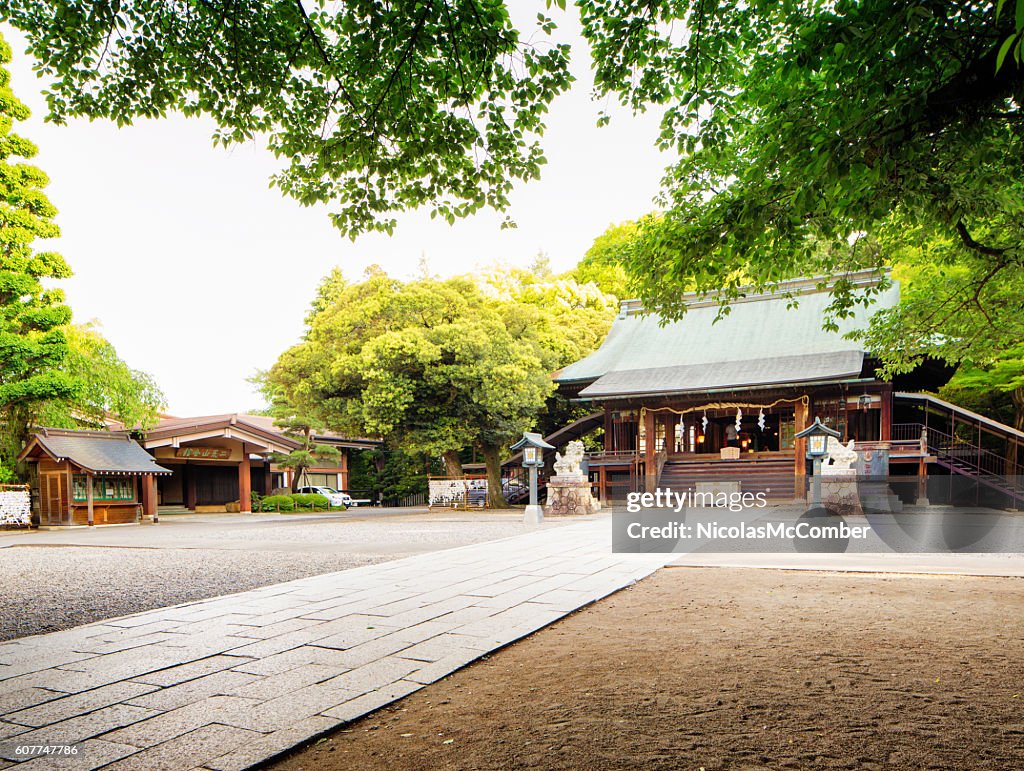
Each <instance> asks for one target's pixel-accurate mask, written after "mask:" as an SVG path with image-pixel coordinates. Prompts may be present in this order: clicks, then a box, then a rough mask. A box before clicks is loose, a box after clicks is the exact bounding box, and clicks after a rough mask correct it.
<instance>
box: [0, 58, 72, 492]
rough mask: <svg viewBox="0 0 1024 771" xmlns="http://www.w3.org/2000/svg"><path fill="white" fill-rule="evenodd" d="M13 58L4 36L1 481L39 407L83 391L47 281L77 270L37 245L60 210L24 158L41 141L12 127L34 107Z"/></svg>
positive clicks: (66, 312) (66, 317)
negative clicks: (69, 367) (25, 100)
mask: <svg viewBox="0 0 1024 771" xmlns="http://www.w3.org/2000/svg"><path fill="white" fill-rule="evenodd" d="M10 60H11V49H10V47H9V46H8V45H7V42H6V41H5V40H3V38H0V481H3V480H5V479H8V478H11V477H12V476H13V475H14V473H15V472H14V458H15V456H16V455H17V453H18V451H19V450H20V449H21V445H22V444H23V442H24V440H25V438H26V436H27V435H28V431H29V427H30V426H31V425H32V424H33V423H34V422H35V421H36V417H37V414H38V412H39V410H40V409H41V408H42V407H43V406H44V405H46V404H48V403H52V402H54V401H66V400H70V399H73V398H75V397H76V396H77V395H78V394H79V390H80V389H79V384H78V383H77V381H76V380H75V378H74V377H72V375H71V374H70V373H68V372H67V371H66V364H67V360H68V341H67V336H66V334H65V329H64V328H65V326H66V325H67V324H68V322H69V321H70V320H71V309H70V308H68V306H67V305H65V304H64V295H63V292H62V291H61V290H59V289H54V288H47V287H46V286H44V281H45V280H47V279H61V278H67V277H68V276H70V275H71V271H70V269H69V268H68V266H67V263H65V262H64V259H63V258H62V257H61V256H60V255H58V254H55V253H54V252H49V251H36V250H35V248H34V247H35V242H36V240H37V239H44V240H45V239H51V238H56V237H57V236H58V235H60V231H59V229H58V228H57V225H56V224H54V222H53V218H54V216H55V215H56V213H57V210H56V209H55V208H54V207H53V205H52V204H51V203H50V202H49V200H47V198H46V195H45V194H44V193H43V188H45V187H46V185H47V183H48V182H49V180H48V179H47V177H46V175H45V174H44V173H43V172H42V171H40V170H39V169H38V168H36V167H35V166H31V165H29V164H27V163H24V162H23V161H24V160H27V159H30V158H32V157H33V156H34V155H35V154H36V152H37V149H36V146H35V145H34V144H32V143H31V142H30V141H28V140H27V139H25V138H24V137H21V136H18V135H17V134H15V133H13V132H12V127H13V125H14V123H15V122H16V121H19V120H25V119H26V118H27V117H28V115H29V111H28V108H27V107H26V106H25V105H24V104H22V103H21V102H20V101H19V100H18V99H17V97H16V96H15V95H14V92H13V91H11V87H10V74H9V73H8V71H7V69H6V68H5V67H4V66H3V65H5V64H7V63H8V62H10ZM19 159H21V160H19Z"/></svg>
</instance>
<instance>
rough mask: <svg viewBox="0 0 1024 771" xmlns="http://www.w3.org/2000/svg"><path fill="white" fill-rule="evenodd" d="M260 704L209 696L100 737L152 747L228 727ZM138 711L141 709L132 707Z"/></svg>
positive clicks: (249, 700) (234, 698)
mask: <svg viewBox="0 0 1024 771" xmlns="http://www.w3.org/2000/svg"><path fill="white" fill-rule="evenodd" d="M259 703H260V702H258V701H256V700H255V699H241V698H238V697H237V696H209V697H207V698H205V699H202V700H200V701H195V702H192V703H191V704H189V705H187V706H184V707H179V708H178V709H173V710H171V711H169V712H164V713H163V714H159V715H156V717H151V718H149V719H148V720H144V721H142V722H139V723H136V724H134V725H131V726H128V727H127V728H122V729H120V730H117V731H113V732H112V733H110V734H108V735H106V736H104V737H103V738H104V739H107V740H108V741H112V742H121V743H124V744H131V745H133V746H135V747H153V746H155V745H157V744H162V743H164V742H166V741H169V740H170V739H173V738H175V737H176V736H181V735H182V734H186V733H188V732H190V731H194V730H195V729H197V728H201V727H202V726H205V725H209V724H211V723H225V724H229V725H230V724H232V721H234V720H237V718H238V716H239V715H243V714H245V713H246V712H248V711H249V710H251V709H252V708H253V707H255V706H257V705H258V704H259ZM133 709H141V707H133Z"/></svg>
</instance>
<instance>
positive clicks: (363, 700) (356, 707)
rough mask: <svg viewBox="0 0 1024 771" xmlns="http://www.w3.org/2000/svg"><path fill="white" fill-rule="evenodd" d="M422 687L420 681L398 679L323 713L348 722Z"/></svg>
mask: <svg viewBox="0 0 1024 771" xmlns="http://www.w3.org/2000/svg"><path fill="white" fill-rule="evenodd" d="M422 687H423V686H422V685H421V684H420V683H414V682H410V681H408V680H399V681H398V682H395V683H390V684H388V685H386V686H384V687H382V688H378V689H376V690H373V691H369V692H368V693H364V694H363V695H362V696H357V697H356V698H354V699H352V700H350V701H346V702H344V703H343V704H339V705H338V706H337V707H332V708H331V709H328V710H324V715H326V716H328V717H333V718H336V719H337V720H340V721H342V722H345V723H348V722H350V721H352V720H355V719H357V718H360V717H362V716H363V715H366V714H369V713H370V712H373V711H374V710H377V709H380V708H381V707H383V706H386V705H388V704H390V703H391V702H393V701H397V700H398V699H401V698H403V697H405V696H408V695H409V694H410V693H415V692H416V691H418V690H419V689H420V688H422Z"/></svg>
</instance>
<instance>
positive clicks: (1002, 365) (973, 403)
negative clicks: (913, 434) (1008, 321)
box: [939, 345, 1024, 431]
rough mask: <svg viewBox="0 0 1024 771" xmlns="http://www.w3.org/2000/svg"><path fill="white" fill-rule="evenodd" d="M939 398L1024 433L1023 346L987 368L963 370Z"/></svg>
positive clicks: (954, 377) (963, 367) (958, 371)
mask: <svg viewBox="0 0 1024 771" xmlns="http://www.w3.org/2000/svg"><path fill="white" fill-rule="evenodd" d="M939 395H940V396H942V397H944V398H948V399H949V400H950V401H953V402H955V403H956V404H959V405H962V406H964V407H967V408H968V409H973V410H976V411H977V412H980V413H982V414H983V415H988V416H989V417H990V418H992V419H994V420H998V421H1000V422H1001V423H1007V424H1009V425H1011V426H1013V427H1014V428H1016V429H1017V430H1018V431H1024V345H1019V346H1016V347H1015V348H1013V349H1011V350H1008V351H1003V352H1002V354H1001V356H1000V358H999V359H998V360H997V361H994V362H992V363H991V364H990V365H988V366H987V367H976V366H973V365H969V364H968V365H965V366H962V367H961V368H960V369H959V370H957V372H956V374H955V375H954V376H953V379H952V380H950V381H949V383H947V384H946V385H945V386H944V387H943V388H942V389H941V390H940V391H939Z"/></svg>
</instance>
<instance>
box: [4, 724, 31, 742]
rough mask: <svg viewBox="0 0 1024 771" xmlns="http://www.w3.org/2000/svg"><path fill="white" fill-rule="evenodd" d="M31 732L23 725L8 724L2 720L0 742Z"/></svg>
mask: <svg viewBox="0 0 1024 771" xmlns="http://www.w3.org/2000/svg"><path fill="white" fill-rule="evenodd" d="M29 730H31V729H29V728H26V727H25V726H23V725H17V724H15V723H6V722H4V721H3V720H0V742H2V741H3V740H4V739H10V738H11V737H12V736H17V735H18V734H23V733H28V731H29Z"/></svg>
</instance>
